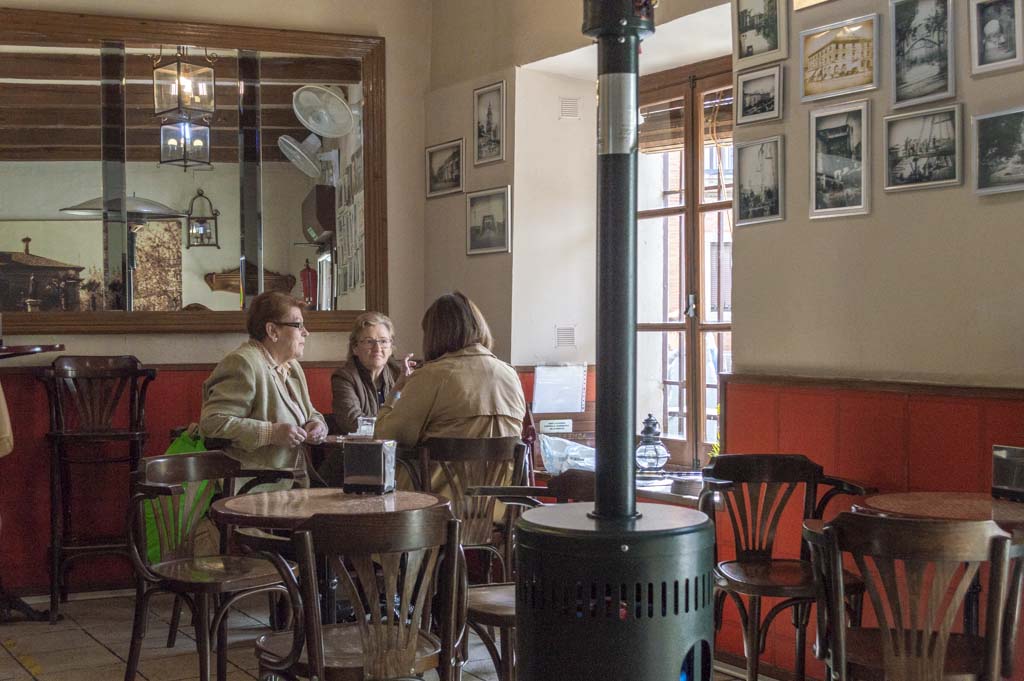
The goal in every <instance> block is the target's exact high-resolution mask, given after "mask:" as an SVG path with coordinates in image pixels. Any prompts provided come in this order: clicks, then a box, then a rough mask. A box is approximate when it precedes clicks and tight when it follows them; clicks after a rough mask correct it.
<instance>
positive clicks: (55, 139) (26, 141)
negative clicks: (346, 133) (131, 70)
mask: <svg viewBox="0 0 1024 681" xmlns="http://www.w3.org/2000/svg"><path fill="white" fill-rule="evenodd" d="M306 134H308V131H307V130H306V129H305V128H301V129H294V128H279V129H277V130H276V131H275V132H274V133H273V134H272V135H267V141H266V144H267V145H270V144H275V145H276V144H277V137H278V136H279V135H292V136H293V137H296V138H299V139H301V138H302V137H304V136H305V135H306ZM271 137H272V139H270V138H271ZM126 140H127V145H128V146H129V147H143V146H156V147H159V145H160V129H159V128H156V127H153V128H129V129H128V130H127V134H126ZM99 146H100V129H99V128H46V129H44V128H0V147H96V148H97V149H99ZM210 146H211V147H213V148H217V147H228V148H232V149H234V148H237V147H238V132H237V131H234V130H219V129H218V130H211V131H210Z"/></svg>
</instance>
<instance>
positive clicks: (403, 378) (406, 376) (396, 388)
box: [391, 352, 416, 392]
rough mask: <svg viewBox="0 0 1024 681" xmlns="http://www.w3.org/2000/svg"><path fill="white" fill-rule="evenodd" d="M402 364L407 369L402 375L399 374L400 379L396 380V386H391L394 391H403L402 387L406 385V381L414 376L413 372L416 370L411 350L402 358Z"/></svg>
mask: <svg viewBox="0 0 1024 681" xmlns="http://www.w3.org/2000/svg"><path fill="white" fill-rule="evenodd" d="M402 364H403V366H404V367H405V370H404V371H403V372H402V373H401V375H399V377H398V380H396V381H395V385H394V387H393V388H391V390H392V392H401V391H402V388H404V387H405V382H406V381H407V380H408V379H409V377H410V376H412V372H413V371H415V370H416V368H415V367H414V366H413V363H412V353H411V352H410V353H409V354H408V355H406V356H405V359H403V360H402Z"/></svg>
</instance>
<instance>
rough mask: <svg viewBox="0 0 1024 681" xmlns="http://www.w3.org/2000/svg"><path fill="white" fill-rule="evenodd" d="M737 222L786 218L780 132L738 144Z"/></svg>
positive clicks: (784, 169)
mask: <svg viewBox="0 0 1024 681" xmlns="http://www.w3.org/2000/svg"><path fill="white" fill-rule="evenodd" d="M735 154H736V177H737V178H738V183H739V184H738V187H737V189H736V202H735V208H734V210H735V211H736V216H735V224H736V226H737V227H739V226H742V225H753V224H757V223H759V222H773V221H775V220H782V219H783V218H784V217H785V207H786V197H785V193H784V189H783V179H782V178H783V177H784V175H785V172H786V166H785V159H784V158H783V156H784V154H785V147H784V145H783V138H782V136H781V135H776V136H775V137H767V138H765V139H762V140H754V141H753V142H740V143H738V144H736V148H735Z"/></svg>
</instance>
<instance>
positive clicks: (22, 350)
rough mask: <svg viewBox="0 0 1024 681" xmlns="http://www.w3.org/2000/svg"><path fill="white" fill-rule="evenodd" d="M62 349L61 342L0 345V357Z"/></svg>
mask: <svg viewBox="0 0 1024 681" xmlns="http://www.w3.org/2000/svg"><path fill="white" fill-rule="evenodd" d="M63 349H64V345H63V344H61V343H55V344H54V345H0V359H9V358H11V357H22V356H24V355H36V354H39V353H40V352H60V351H61V350H63Z"/></svg>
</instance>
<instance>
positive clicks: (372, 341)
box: [359, 338, 391, 350]
mask: <svg viewBox="0 0 1024 681" xmlns="http://www.w3.org/2000/svg"><path fill="white" fill-rule="evenodd" d="M359 345H361V346H363V347H364V348H366V349H367V350H369V349H370V348H372V347H373V346H375V345H376V346H378V347H379V348H380V349H381V350H386V349H387V348H390V347H391V339H390V338H364V339H362V340H361V341H359Z"/></svg>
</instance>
